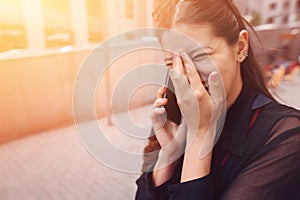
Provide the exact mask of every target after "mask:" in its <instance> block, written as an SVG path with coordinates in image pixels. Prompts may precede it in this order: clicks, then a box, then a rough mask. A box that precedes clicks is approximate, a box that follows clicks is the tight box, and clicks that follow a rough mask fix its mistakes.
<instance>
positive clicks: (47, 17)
mask: <svg viewBox="0 0 300 200" xmlns="http://www.w3.org/2000/svg"><path fill="white" fill-rule="evenodd" d="M69 3H70V2H69V0H51V1H50V0H42V5H43V11H44V22H45V27H44V32H45V40H46V41H45V43H46V47H47V48H53V47H64V46H68V45H73V44H74V34H73V30H72V21H71V12H70V5H69Z"/></svg>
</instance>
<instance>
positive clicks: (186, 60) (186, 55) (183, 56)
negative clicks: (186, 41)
mask: <svg viewBox="0 0 300 200" xmlns="http://www.w3.org/2000/svg"><path fill="white" fill-rule="evenodd" d="M180 56H181V57H182V58H183V59H184V61H185V62H188V63H190V62H192V59H191V58H190V56H189V55H188V54H187V53H186V52H185V51H181V52H180Z"/></svg>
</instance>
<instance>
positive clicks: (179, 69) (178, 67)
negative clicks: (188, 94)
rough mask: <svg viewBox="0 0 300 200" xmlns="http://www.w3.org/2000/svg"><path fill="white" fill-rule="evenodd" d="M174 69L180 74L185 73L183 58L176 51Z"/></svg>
mask: <svg viewBox="0 0 300 200" xmlns="http://www.w3.org/2000/svg"><path fill="white" fill-rule="evenodd" d="M173 69H174V70H175V72H177V73H178V74H181V75H184V69H183V64H182V59H181V58H180V56H179V54H175V53H174V55H173Z"/></svg>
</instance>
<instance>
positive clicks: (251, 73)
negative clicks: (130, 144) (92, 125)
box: [136, 0, 300, 200]
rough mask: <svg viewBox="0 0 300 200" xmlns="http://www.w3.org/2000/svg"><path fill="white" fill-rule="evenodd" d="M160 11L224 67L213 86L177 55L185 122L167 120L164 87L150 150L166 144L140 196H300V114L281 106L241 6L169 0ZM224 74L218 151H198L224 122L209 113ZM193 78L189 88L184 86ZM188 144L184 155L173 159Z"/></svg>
mask: <svg viewBox="0 0 300 200" xmlns="http://www.w3.org/2000/svg"><path fill="white" fill-rule="evenodd" d="M154 17H155V20H156V22H157V23H158V25H159V26H160V27H164V28H169V29H172V30H175V31H178V32H180V33H183V34H185V35H187V36H189V37H191V38H193V39H194V40H195V41H196V42H198V43H199V44H201V45H203V46H204V43H205V45H208V46H211V47H212V49H213V50H212V51H210V52H209V53H208V55H207V58H205V59H211V60H212V61H213V62H214V63H215V64H216V66H217V68H218V72H219V73H216V72H212V73H210V75H209V77H208V86H209V89H208V91H207V90H205V87H204V85H203V83H202V82H203V79H202V78H201V69H199V68H197V70H198V73H195V72H197V71H196V69H195V67H194V66H193V65H191V64H190V63H189V62H187V60H188V59H189V58H188V56H187V55H186V54H185V53H180V54H179V55H178V54H174V55H173V62H172V66H170V72H171V78H172V80H173V83H174V87H175V93H176V96H177V100H178V103H179V107H180V110H181V112H182V115H183V120H184V121H183V123H182V124H181V125H179V126H178V125H176V124H174V123H172V122H170V121H166V123H163V121H162V116H163V115H164V114H165V109H164V108H163V106H164V105H166V104H167V101H168V100H167V99H166V98H164V93H165V91H166V88H165V87H163V88H161V89H160V90H159V91H158V93H157V99H156V101H155V102H154V104H153V109H152V113H151V119H152V122H153V130H154V133H155V135H154V136H151V137H150V141H149V145H148V146H147V147H146V148H145V152H146V153H147V152H151V151H155V150H157V149H161V150H160V152H159V154H158V155H157V157H155V158H151V159H152V161H151V162H152V163H151V164H152V165H153V168H154V170H153V171H151V170H148V171H147V172H144V173H143V175H142V176H141V177H140V178H139V179H138V180H137V185H138V190H137V193H136V199H143V200H144V199H189V200H190V199H205V200H207V199H230V200H231V199H299V197H300V193H299V189H298V188H299V185H300V177H299V169H300V114H299V111H297V110H295V109H293V108H290V107H286V106H283V105H280V104H278V103H277V102H276V101H275V100H274V99H273V98H272V96H271V95H270V93H269V92H268V90H267V87H266V84H265V79H264V75H263V73H262V70H261V67H260V66H259V64H258V63H257V61H256V59H255V55H254V51H253V46H252V43H251V39H252V38H251V37H252V36H251V35H249V34H248V32H247V31H246V26H248V27H250V25H249V24H248V23H247V22H246V20H244V18H243V17H242V16H241V14H240V13H239V11H238V9H237V8H236V6H235V5H234V4H233V3H232V2H231V0H213V1H212V0H186V1H179V2H178V1H176V0H165V1H163V3H162V4H161V5H160V7H159V8H158V9H157V10H156V11H155V13H154ZM252 31H253V30H252ZM185 51H188V50H186V49H185ZM202 67H205V66H202ZM219 75H220V76H221V77H220V76H219ZM220 79H222V80H223V83H224V89H225V93H226V107H227V113H226V119H225V124H224V127H223V129H222V133H221V136H220V138H219V139H218V142H217V143H216V145H214V147H213V149H211V148H212V144H210V145H211V146H210V147H211V148H208V149H209V150H210V151H208V153H206V154H204V156H199V152H200V151H201V148H202V147H203V146H202V145H203V141H204V139H205V138H206V137H207V136H208V135H211V136H212V139H214V138H213V137H215V135H216V134H215V133H214V132H212V130H213V131H216V126H217V125H216V124H217V121H218V120H213V121H211V120H210V119H212V115H214V113H213V112H212V111H214V108H216V107H217V108H218V105H217V104H221V103H222V98H220V99H218V98H216V97H217V93H216V91H218V86H220V85H221V84H219V83H221V81H220ZM186 83H188V84H189V88H188V89H186V90H180V89H181V88H183V87H182V84H186ZM220 87H221V86H220ZM190 91H192V92H190ZM220 91H221V90H220ZM186 99H196V101H197V102H196V103H190V102H188V101H186ZM216 100H217V101H216ZM194 110H198V111H199V112H193V111H194ZM215 110H216V109H215ZM199 113H200V116H198V114H199ZM217 117H220V115H217ZM199 118H201V120H200V121H197V119H199ZM182 133H186V134H182ZM191 133H192V135H193V133H195V135H194V138H193V139H192V140H191V139H190V138H189V137H190V135H191ZM176 135H180V136H179V137H177V136H176ZM174 140H175V142H174ZM210 141H212V140H210ZM187 142H189V145H188V146H187V145H186V144H187ZM170 143H172V145H168V144H170ZM182 149H185V152H184V154H183V155H182V156H181V157H179V158H178V159H174V158H177V155H178V152H180V150H182ZM145 159H146V157H145ZM147 159H148V160H145V162H147V163H146V164H148V165H149V162H150V161H149V158H147ZM151 159H150V160H151ZM169 161H171V163H170V164H168V165H164V164H162V165H161V163H168V162H169ZM158 166H159V167H158ZM161 166H163V167H161ZM147 169H152V168H151V167H150V168H149V167H147Z"/></svg>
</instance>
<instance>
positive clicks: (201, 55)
mask: <svg viewBox="0 0 300 200" xmlns="http://www.w3.org/2000/svg"><path fill="white" fill-rule="evenodd" d="M207 56H209V54H208V53H200V54H197V55H195V56H194V57H193V58H192V60H193V61H201V60H203V59H205V58H206V57H207Z"/></svg>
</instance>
